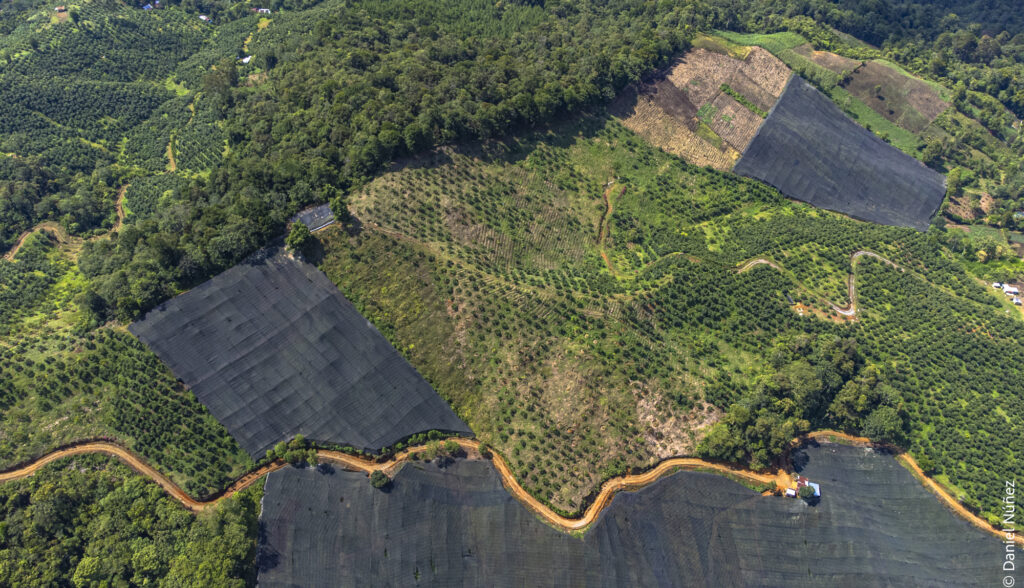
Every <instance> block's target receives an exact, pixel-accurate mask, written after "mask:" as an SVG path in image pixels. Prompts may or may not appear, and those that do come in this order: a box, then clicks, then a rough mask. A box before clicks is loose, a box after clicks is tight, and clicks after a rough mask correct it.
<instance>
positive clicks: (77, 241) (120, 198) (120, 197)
mask: <svg viewBox="0 0 1024 588" xmlns="http://www.w3.org/2000/svg"><path fill="white" fill-rule="evenodd" d="M128 186H129V184H125V185H123V186H121V188H120V189H118V191H117V200H116V201H114V210H115V211H116V213H117V219H116V220H115V221H114V226H112V227H110V231H108V232H106V233H104V234H102V235H97V236H95V237H92V238H91V239H90V241H91V240H93V239H105V238H107V237H109V236H110V234H111V233H116V232H117V231H120V230H121V225H123V224H124V195H125V193H126V192H127V191H128ZM36 231H49V232H51V233H53V235H54V237H56V238H57V242H58V243H60V244H61V245H71V246H73V247H77V246H78V245H81V244H82V243H84V242H85V240H83V239H81V238H80V237H73V236H71V235H69V234H68V232H67V231H65V230H64V227H62V226H60V224H58V223H55V222H53V221H42V222H40V223H39V224H37V225H36V226H34V227H32V228H31V229H29V230H27V231H25V232H23V233H22V234H20V235H18V239H17V240H16V241H15V242H14V246H13V247H11V248H10V249H8V250H7V253H5V254H4V257H3V258H4V260H5V261H13V260H14V256H15V255H17V254H18V251H19V250H20V249H21V246H22V245H23V244H24V243H25V239H26V238H28V236H29V235H31V234H32V233H35V232H36Z"/></svg>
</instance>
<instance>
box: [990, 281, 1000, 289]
mask: <svg viewBox="0 0 1024 588" xmlns="http://www.w3.org/2000/svg"><path fill="white" fill-rule="evenodd" d="M992 287H993V288H995V289H996V290H999V289H1001V288H1002V287H1003V284H1002V282H992Z"/></svg>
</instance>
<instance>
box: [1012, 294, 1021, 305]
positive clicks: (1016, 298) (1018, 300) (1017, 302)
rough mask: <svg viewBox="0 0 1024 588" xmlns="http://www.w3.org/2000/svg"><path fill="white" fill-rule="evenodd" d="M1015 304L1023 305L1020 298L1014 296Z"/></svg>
mask: <svg viewBox="0 0 1024 588" xmlns="http://www.w3.org/2000/svg"><path fill="white" fill-rule="evenodd" d="M1013 303H1014V304H1016V305H1017V306H1020V305H1021V302H1020V298H1018V297H1016V296H1014V297H1013Z"/></svg>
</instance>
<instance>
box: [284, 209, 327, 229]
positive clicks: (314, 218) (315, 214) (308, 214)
mask: <svg viewBox="0 0 1024 588" xmlns="http://www.w3.org/2000/svg"><path fill="white" fill-rule="evenodd" d="M291 220H292V222H300V223H302V224H304V225H306V227H307V228H309V230H311V231H315V230H317V229H322V228H324V227H326V226H327V225H329V224H331V223H333V222H334V213H333V212H331V207H330V205H329V204H321V205H320V206H314V207H312V208H307V209H306V210H303V211H302V212H300V213H298V214H296V215H295V216H294V217H292V219H291Z"/></svg>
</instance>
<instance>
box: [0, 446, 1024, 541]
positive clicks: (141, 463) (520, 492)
mask: <svg viewBox="0 0 1024 588" xmlns="http://www.w3.org/2000/svg"><path fill="white" fill-rule="evenodd" d="M810 439H813V440H818V441H830V440H840V441H843V442H846V443H852V444H855V445H863V446H882V447H887V448H890V449H895V448H892V447H890V446H887V445H885V444H879V443H874V442H872V441H871V440H870V439H867V438H865V437H855V436H853V435H848V434H846V433H841V432H839V431H829V430H825V431H816V432H813V433H809V434H808V435H806V436H804V437H798V438H796V439H794V440H793V445H794V446H798V445H801V444H803V443H805V442H806V441H807V440H810ZM455 441H456V442H457V443H458V444H459V446H461V447H462V448H463V449H466V450H474V451H478V450H479V448H480V442H479V441H476V440H473V439H462V438H455ZM424 450H426V446H425V445H421V446H417V447H410V448H408V449H406V450H404V451H401V452H399V453H397V454H395V456H394V457H393V458H391V459H390V460H388V461H386V462H375V461H372V460H368V459H365V458H361V457H356V456H353V455H349V454H347V453H343V452H340V451H330V450H318V451H317V454H318V455H319V457H320V459H321V460H323V461H326V462H333V463H337V464H340V465H342V466H343V467H345V468H347V469H351V470H354V471H359V472H364V473H367V474H369V473H370V472H373V471H374V470H381V471H385V472H387V473H389V474H393V473H394V472H395V470H397V469H398V467H399V466H401V465H402V464H403V463H405V462H406V461H409V455H410V454H411V453H414V452H422V451H424ZM897 451H898V450H897ZM90 453H101V454H105V455H111V456H113V457H116V458H118V459H120V460H121V461H123V462H125V463H126V464H128V466H130V467H131V468H133V469H134V470H135V471H137V472H139V473H140V474H142V475H144V476H146V477H148V478H149V479H151V480H153V481H154V482H156V483H157V484H159V485H160V487H161V488H163V489H164V490H165V491H166V492H167V493H168V494H170V495H171V497H173V498H174V499H175V500H177V501H178V502H180V503H181V504H182V505H183V506H185V508H188V509H189V510H192V511H201V510H203V509H206V508H209V507H211V506H214V505H216V504H217V503H218V502H220V501H221V500H222V499H224V498H227V497H230V496H232V495H234V494H235V493H236V492H239V491H241V490H244V489H245V488H247V487H249V486H251V485H252V484H254V483H255V482H256V481H257V480H259V479H260V478H262V477H263V476H265V475H266V474H268V473H270V472H274V471H277V470H279V469H281V468H283V467H285V466H286V465H287V464H286V463H285V462H283V461H280V460H277V461H274V462H272V463H269V464H267V465H264V466H262V467H260V468H257V469H256V470H253V471H251V472H249V473H248V474H245V475H244V476H242V477H241V478H239V479H237V480H235V481H234V482H233V483H232V484H231V485H230V486H228V488H227V489H226V490H225V491H224V492H222V493H221V494H219V495H217V496H215V497H213V498H211V499H209V500H196V499H194V498H192V497H191V496H189V495H188V494H186V493H185V491H184V490H182V489H181V488H180V487H178V486H177V485H176V484H175V483H174V482H172V481H171V480H170V479H169V478H167V477H166V476H165V475H163V474H161V473H160V472H158V471H157V470H156V469H154V468H153V467H152V466H150V465H149V464H147V463H146V462H145V460H143V459H142V458H141V457H139V456H137V455H135V454H134V453H132V452H131V451H129V450H127V449H125V448H124V447H121V446H120V445H117V444H115V443H109V442H104V441H95V442H89V443H83V444H81V445H75V446H72V447H66V448H63V449H57V450H55V451H52V452H50V453H48V454H46V455H44V456H42V457H40V458H39V459H37V460H35V461H33V462H31V463H29V464H27V465H25V466H22V467H19V468H17V469H14V470H10V471H7V472H3V473H0V483H3V482H8V481H12V480H18V479H21V478H25V477H28V476H31V475H32V474H34V473H35V472H36V471H38V470H39V469H40V468H41V467H43V466H45V465H47V464H50V463H53V462H54V461H57V460H59V459H62V458H65V457H71V456H75V455H84V454H90ZM897 459H899V460H900V461H901V462H902V463H903V464H905V465H906V466H907V467H908V468H910V470H911V471H912V472H913V473H914V474H915V475H916V476H917V477H918V479H919V480H921V481H922V483H923V484H924V485H925V486H926V487H927V488H928V489H929V490H931V491H932V493H934V494H936V495H937V496H938V497H939V499H940V500H942V502H943V503H945V504H946V505H947V506H949V507H950V508H951V509H952V510H953V511H954V512H955V513H957V514H958V515H960V516H961V517H963V518H965V519H967V520H968V521H969V522H970V523H971V524H973V525H975V526H976V527H978V528H979V529H983V530H985V531H988V532H990V533H994V534H996V535H998V536H999V537H1003V533H1001V532H1000V531H999V530H998V529H995V528H993V527H992V526H991V525H989V524H988V523H987V522H986V521H985V520H983V519H981V518H980V517H978V516H977V515H975V514H973V513H971V512H970V511H968V510H967V509H966V508H964V507H963V505H961V504H960V503H959V502H958V501H957V500H956V499H955V498H953V497H952V496H951V495H950V494H949V493H948V492H947V491H946V490H945V489H943V488H942V487H941V486H939V485H938V484H937V483H936V482H935V481H934V480H932V479H931V478H929V477H927V476H926V475H925V474H924V472H923V471H922V470H921V468H920V466H918V465H917V462H915V461H914V458H912V457H911V456H910V455H908V454H906V453H899V454H898V456H897ZM491 461H492V462H493V463H494V467H495V468H496V469H497V470H498V473H499V474H500V475H501V479H502V483H503V484H504V485H505V487H506V488H507V489H508V491H509V492H510V493H511V494H512V495H513V496H514V497H515V498H516V499H517V500H519V501H520V502H521V503H523V504H524V505H525V506H526V507H527V508H529V509H530V510H532V511H533V512H534V513H536V514H537V515H538V516H540V517H541V518H543V519H544V520H545V521H547V522H548V523H550V524H551V525H553V526H555V527H557V528H559V529H561V530H563V531H578V530H581V529H584V528H586V527H587V526H589V525H590V524H591V523H593V522H594V521H596V520H597V516H598V515H599V514H600V513H601V511H602V510H604V508H605V507H607V506H608V505H609V504H610V503H611V500H612V497H613V496H614V495H615V493H616V492H619V491H622V490H637V489H639V488H642V487H644V486H646V485H648V484H651V483H652V482H655V481H656V480H658V479H659V478H661V477H662V476H665V475H667V474H669V473H672V472H673V471H674V470H675V469H676V468H679V469H685V470H712V471H715V472H719V473H722V474H727V475H731V476H735V477H738V478H741V479H743V480H746V481H748V482H753V483H756V484H768V483H770V482H772V481H775V482H776V484H777V486H779V487H781V486H782V485H783V484H784V483H785V482H786V481H788V480H789V477H788V474H786V473H785V472H784V471H782V470H780V471H779V472H777V473H776V474H774V475H773V474H761V473H757V472H752V471H749V470H744V469H741V468H737V467H733V466H728V465H724V464H720V463H712V462H708V461H704V460H702V459H698V458H693V457H673V458H669V459H666V460H664V461H662V462H660V463H658V465H656V466H655V467H654V468H653V469H651V470H648V471H646V472H644V473H642V474H629V475H626V476H619V477H617V478H612V479H611V480H608V481H607V482H605V483H604V485H602V486H601V490H600V492H599V493H598V495H597V498H596V499H595V500H594V502H593V504H591V505H590V507H589V508H587V510H586V512H584V513H583V516H582V517H580V518H578V519H573V518H569V517H564V516H562V515H560V514H558V513H556V512H554V511H553V510H551V509H550V508H549V507H548V506H546V505H544V504H543V503H542V502H540V501H539V500H537V499H536V498H534V497H533V496H532V495H530V494H529V493H528V492H526V491H525V490H524V489H523V487H522V486H520V485H519V482H517V481H516V479H515V476H514V475H513V474H512V471H511V470H510V469H509V467H508V464H507V463H505V460H504V459H502V457H501V456H500V455H498V454H493V457H492V460H491ZM1015 540H1016V541H1017V542H1018V543H1020V544H1021V545H1024V535H1017V536H1016V538H1015Z"/></svg>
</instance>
